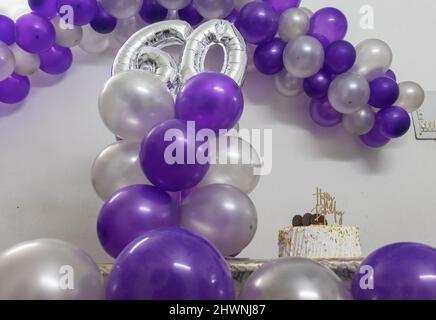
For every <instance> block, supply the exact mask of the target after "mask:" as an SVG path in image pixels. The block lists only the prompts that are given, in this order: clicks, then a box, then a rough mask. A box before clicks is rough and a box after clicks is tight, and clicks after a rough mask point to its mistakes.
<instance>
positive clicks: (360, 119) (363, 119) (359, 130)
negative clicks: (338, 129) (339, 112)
mask: <svg viewBox="0 0 436 320" xmlns="http://www.w3.org/2000/svg"><path fill="white" fill-rule="evenodd" d="M342 123H343V125H344V128H345V130H347V131H348V132H349V133H351V134H355V135H359V136H361V135H363V134H365V133H368V132H369V131H371V129H372V128H373V127H374V123H375V113H374V111H372V108H371V107H370V106H366V107H364V108H362V109H360V110H359V111H357V112H354V113H351V114H346V115H344V117H343V121H342Z"/></svg>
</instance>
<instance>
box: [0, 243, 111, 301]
mask: <svg viewBox="0 0 436 320" xmlns="http://www.w3.org/2000/svg"><path fill="white" fill-rule="evenodd" d="M0 283H1V285H0V300H101V299H103V298H104V284H103V278H102V276H101V273H100V270H99V268H98V266H97V265H96V264H95V262H94V261H93V260H92V259H91V258H90V257H89V256H88V255H87V254H86V253H85V252H84V251H82V250H81V249H79V248H77V247H75V246H73V245H71V244H69V243H66V242H64V241H60V240H53V239H40V240H35V241H29V242H24V243H21V244H18V245H16V246H14V247H12V248H10V249H8V250H6V251H4V252H3V253H1V254H0Z"/></svg>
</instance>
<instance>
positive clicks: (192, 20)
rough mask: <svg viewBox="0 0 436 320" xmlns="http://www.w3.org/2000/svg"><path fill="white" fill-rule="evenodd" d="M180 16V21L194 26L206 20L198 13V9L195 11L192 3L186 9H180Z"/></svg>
mask: <svg viewBox="0 0 436 320" xmlns="http://www.w3.org/2000/svg"><path fill="white" fill-rule="evenodd" d="M178 15H179V18H180V19H182V20H184V21H186V22H187V23H189V24H190V25H193V26H195V25H197V24H199V23H200V22H202V21H203V20H204V18H203V17H202V16H201V15H200V14H199V13H198V11H197V9H195V7H194V4H193V2H192V1H191V2H190V3H189V4H188V5H187V6H186V7H184V8H183V9H180V10H179V11H178Z"/></svg>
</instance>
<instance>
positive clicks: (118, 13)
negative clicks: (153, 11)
mask: <svg viewBox="0 0 436 320" xmlns="http://www.w3.org/2000/svg"><path fill="white" fill-rule="evenodd" d="M142 1H143V0H100V3H101V5H102V6H103V8H104V9H105V10H106V11H107V12H108V13H110V14H111V15H112V16H114V17H115V18H117V19H126V18H130V17H132V16H134V15H135V14H137V13H138V12H139V10H141V7H142Z"/></svg>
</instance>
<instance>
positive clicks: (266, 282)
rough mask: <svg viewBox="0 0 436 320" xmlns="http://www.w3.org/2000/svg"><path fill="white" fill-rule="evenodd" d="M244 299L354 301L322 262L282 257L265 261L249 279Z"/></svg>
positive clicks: (245, 285) (243, 292) (244, 288)
mask: <svg viewBox="0 0 436 320" xmlns="http://www.w3.org/2000/svg"><path fill="white" fill-rule="evenodd" d="M240 299H241V300H351V299H352V297H351V294H350V292H349V291H348V290H347V288H346V287H345V285H344V283H343V282H342V281H341V280H340V279H339V278H338V276H336V274H334V273H333V271H331V270H329V269H327V268H325V267H324V266H322V265H321V264H319V263H318V262H315V261H313V260H310V259H305V258H282V259H278V260H275V261H272V262H268V263H266V264H264V265H263V266H262V267H261V268H260V269H258V270H257V271H255V272H254V273H253V274H252V275H251V276H250V277H249V278H248V279H247V281H246V282H245V284H244V286H243V287H242V290H241V295H240Z"/></svg>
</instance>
